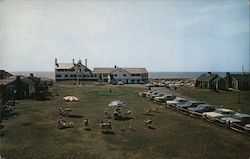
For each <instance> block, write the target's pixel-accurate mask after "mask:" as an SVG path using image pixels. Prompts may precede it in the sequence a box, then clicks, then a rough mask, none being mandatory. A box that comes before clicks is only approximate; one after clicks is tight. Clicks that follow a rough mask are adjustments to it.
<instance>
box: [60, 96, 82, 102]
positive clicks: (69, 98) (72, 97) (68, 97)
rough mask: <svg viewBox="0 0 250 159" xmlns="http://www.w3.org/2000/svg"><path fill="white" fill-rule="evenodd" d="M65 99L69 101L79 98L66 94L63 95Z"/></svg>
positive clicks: (75, 100)
mask: <svg viewBox="0 0 250 159" xmlns="http://www.w3.org/2000/svg"><path fill="white" fill-rule="evenodd" d="M63 100H65V101H69V102H77V101H78V98H76V97H75V96H65V97H63Z"/></svg>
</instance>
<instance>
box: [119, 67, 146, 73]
mask: <svg viewBox="0 0 250 159" xmlns="http://www.w3.org/2000/svg"><path fill="white" fill-rule="evenodd" d="M122 69H124V70H125V71H127V72H129V73H134V74H136V73H148V71H147V69H146V68H122Z"/></svg>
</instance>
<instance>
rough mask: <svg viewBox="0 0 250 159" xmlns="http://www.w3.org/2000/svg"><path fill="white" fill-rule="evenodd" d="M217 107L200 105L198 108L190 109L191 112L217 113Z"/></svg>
mask: <svg viewBox="0 0 250 159" xmlns="http://www.w3.org/2000/svg"><path fill="white" fill-rule="evenodd" d="M215 109H216V108H215V107H214V106H212V105H209V104H199V105H198V106H197V107H192V108H188V110H189V111H191V112H197V113H204V112H212V111H215Z"/></svg>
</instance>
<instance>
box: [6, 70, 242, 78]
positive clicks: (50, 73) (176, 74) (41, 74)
mask: <svg viewBox="0 0 250 159" xmlns="http://www.w3.org/2000/svg"><path fill="white" fill-rule="evenodd" d="M10 73H11V74H13V75H23V76H29V75H30V73H33V75H34V76H37V77H45V78H49V79H55V72H54V71H48V72H28V71H27V72H10ZM203 73H206V72H149V75H148V76H149V78H150V79H163V78H166V79H167V78H197V77H199V76H200V75H201V74H203ZM213 73H216V74H218V75H219V76H221V77H225V75H226V72H213ZM231 73H240V72H231Z"/></svg>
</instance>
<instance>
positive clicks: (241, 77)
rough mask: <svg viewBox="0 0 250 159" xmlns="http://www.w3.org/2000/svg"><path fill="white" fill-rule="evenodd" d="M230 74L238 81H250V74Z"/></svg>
mask: <svg viewBox="0 0 250 159" xmlns="http://www.w3.org/2000/svg"><path fill="white" fill-rule="evenodd" d="M230 76H231V77H232V79H234V80H237V81H250V74H245V75H242V74H230Z"/></svg>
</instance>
